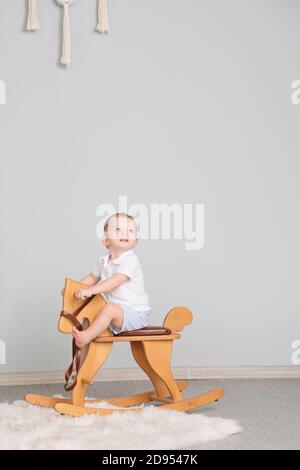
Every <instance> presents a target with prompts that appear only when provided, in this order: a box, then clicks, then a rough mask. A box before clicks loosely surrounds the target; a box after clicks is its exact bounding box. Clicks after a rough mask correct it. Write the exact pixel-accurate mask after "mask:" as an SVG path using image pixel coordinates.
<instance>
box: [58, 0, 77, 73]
mask: <svg viewBox="0 0 300 470" xmlns="http://www.w3.org/2000/svg"><path fill="white" fill-rule="evenodd" d="M56 1H57V3H58V4H59V5H60V6H62V7H64V18H63V44H62V54H61V59H60V63H61V64H63V65H65V66H66V67H69V66H70V65H71V31H70V17H69V6H70V5H71V4H72V3H73V2H74V0H56Z"/></svg>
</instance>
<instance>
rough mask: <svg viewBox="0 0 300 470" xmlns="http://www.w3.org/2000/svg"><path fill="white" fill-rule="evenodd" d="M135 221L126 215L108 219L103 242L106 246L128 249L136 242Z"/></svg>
mask: <svg viewBox="0 0 300 470" xmlns="http://www.w3.org/2000/svg"><path fill="white" fill-rule="evenodd" d="M137 241H138V240H137V228H136V224H135V221H134V220H132V219H129V218H128V217H126V216H118V217H111V218H110V219H109V221H108V226H107V231H106V232H105V236H104V240H103V242H104V244H105V246H106V247H107V248H117V249H122V250H124V251H127V250H130V249H131V248H133V247H134V246H135V245H136V244H137Z"/></svg>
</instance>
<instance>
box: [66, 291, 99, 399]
mask: <svg viewBox="0 0 300 470" xmlns="http://www.w3.org/2000/svg"><path fill="white" fill-rule="evenodd" d="M94 297H95V295H92V296H91V297H89V298H87V299H86V300H85V301H84V302H83V303H82V305H80V307H78V308H77V309H76V310H75V311H74V312H73V313H69V312H66V311H65V310H62V311H61V312H60V315H61V316H62V317H65V318H67V319H68V320H70V321H71V323H73V325H74V326H75V328H77V329H78V330H79V331H82V324H81V323H80V322H79V321H78V320H77V318H76V317H77V315H79V313H80V312H81V310H83V309H84V308H85V307H86V306H87V305H88V304H89V303H90V302H91V300H93V298H94ZM80 357H81V349H79V348H78V347H77V345H76V342H75V339H74V338H73V341H72V362H71V364H70V365H69V367H68V369H67V372H66V373H65V381H66V383H65V385H64V389H65V390H66V392H70V391H71V390H73V388H74V387H75V386H76V384H77V374H78V371H79V366H80ZM74 361H75V363H74ZM74 365H75V368H74ZM73 370H74V371H75V375H74V380H73V382H71V384H70V385H68V382H69V380H70V377H71V375H72V372H73Z"/></svg>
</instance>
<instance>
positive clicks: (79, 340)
mask: <svg viewBox="0 0 300 470" xmlns="http://www.w3.org/2000/svg"><path fill="white" fill-rule="evenodd" d="M72 335H73V338H74V339H75V343H76V346H77V347H78V348H80V349H81V348H83V347H84V346H85V345H86V344H88V343H89V342H90V338H89V335H88V333H87V331H86V330H83V331H79V330H77V328H75V326H73V331H72Z"/></svg>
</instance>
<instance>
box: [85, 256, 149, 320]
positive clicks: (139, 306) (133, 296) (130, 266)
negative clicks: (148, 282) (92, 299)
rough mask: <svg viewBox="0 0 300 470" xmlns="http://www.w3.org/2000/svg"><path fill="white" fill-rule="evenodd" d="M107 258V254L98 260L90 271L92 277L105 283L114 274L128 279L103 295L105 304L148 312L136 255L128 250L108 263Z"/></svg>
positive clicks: (146, 297) (146, 296) (142, 279)
mask: <svg viewBox="0 0 300 470" xmlns="http://www.w3.org/2000/svg"><path fill="white" fill-rule="evenodd" d="M108 258H109V253H108V254H107V255H105V256H102V257H101V258H100V259H99V261H98V263H97V264H96V265H95V266H94V267H93V269H92V273H93V274H94V276H97V277H100V278H101V281H105V280H106V279H107V278H109V277H111V276H113V275H114V274H125V275H126V276H128V277H129V279H128V280H127V281H125V282H123V284H121V285H120V286H119V287H117V288H116V289H114V290H113V291H111V292H106V293H105V294H103V296H104V297H105V299H106V300H107V302H109V303H115V304H123V305H127V306H129V307H132V308H134V309H136V310H139V311H143V312H146V311H147V310H150V306H149V299H148V295H147V294H146V292H145V290H144V275H143V270H142V266H141V264H140V262H139V259H138V257H137V255H136V253H135V252H134V251H133V250H128V251H125V253H122V254H121V255H120V256H118V258H116V259H114V260H112V261H110V262H108Z"/></svg>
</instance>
